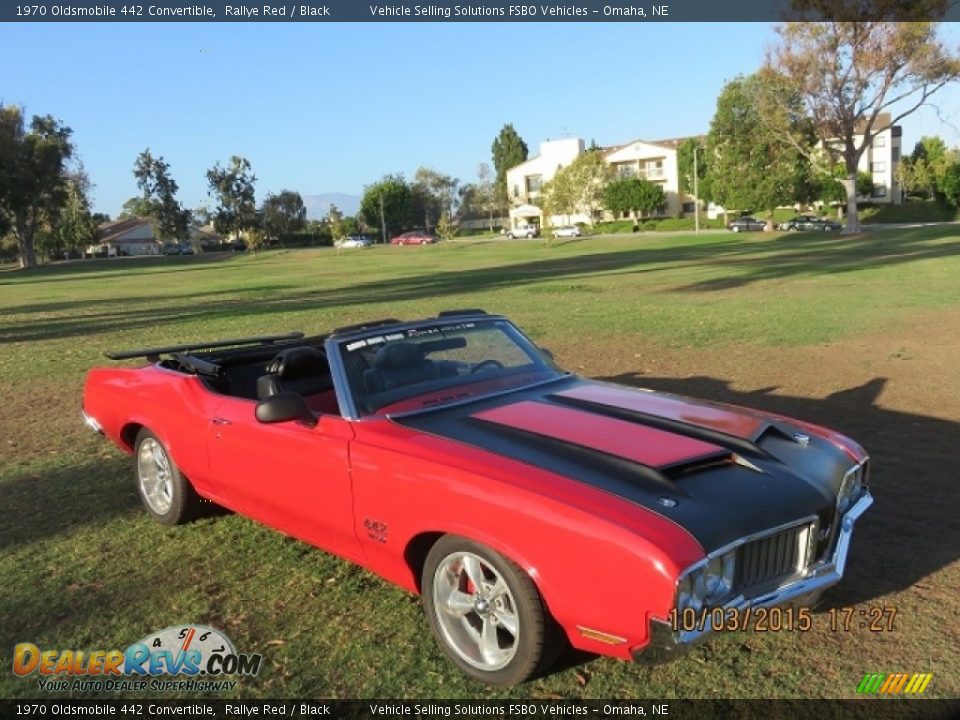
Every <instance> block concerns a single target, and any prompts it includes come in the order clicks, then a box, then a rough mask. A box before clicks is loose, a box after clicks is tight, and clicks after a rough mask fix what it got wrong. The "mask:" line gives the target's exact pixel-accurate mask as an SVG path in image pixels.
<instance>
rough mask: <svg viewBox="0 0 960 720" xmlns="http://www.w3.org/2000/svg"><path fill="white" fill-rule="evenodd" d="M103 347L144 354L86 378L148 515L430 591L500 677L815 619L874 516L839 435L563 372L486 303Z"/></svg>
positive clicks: (454, 648)
mask: <svg viewBox="0 0 960 720" xmlns="http://www.w3.org/2000/svg"><path fill="white" fill-rule="evenodd" d="M108 356H109V357H112V358H113V359H124V358H132V357H143V358H146V360H147V364H146V365H145V366H143V367H137V368H130V367H113V368H97V369H93V370H91V371H90V373H89V376H88V378H87V382H86V387H85V390H84V396H83V411H84V415H85V417H86V421H87V423H88V424H89V425H90V426H91V427H92V428H93V429H94V430H96V431H98V432H101V433H103V434H104V435H106V437H107V438H109V439H110V440H111V441H113V442H114V443H116V444H117V445H118V446H119V447H120V448H122V449H123V450H126V451H127V452H129V453H131V454H133V456H134V458H135V459H136V478H137V483H138V487H139V490H140V496H141V498H142V500H143V504H144V506H145V508H146V510H147V512H148V513H149V514H150V515H152V516H153V517H154V518H155V519H157V520H158V521H160V522H163V523H179V522H182V521H185V520H187V519H188V518H189V517H190V516H191V515H192V514H193V513H194V512H195V511H196V510H197V508H198V504H199V503H200V502H201V499H202V498H205V499H207V500H210V501H212V502H214V503H218V504H219V505H222V506H225V507H227V508H231V509H233V510H235V511H237V512H238V513H242V514H244V515H247V516H249V517H251V518H253V519H255V520H258V521H260V522H262V523H264V524H266V525H269V526H272V527H274V528H276V529H278V530H281V531H282V532H285V533H288V534H290V535H293V536H295V537H298V538H300V539H302V540H304V541H306V542H308V543H311V544H313V545H316V546H318V547H320V548H323V549H325V550H328V551H330V552H333V553H336V554H338V555H340V556H342V557H344V558H347V559H349V560H351V561H353V562H355V563H358V564H360V565H362V566H364V567H366V568H369V569H370V570H372V571H374V572H376V573H378V574H379V575H381V576H383V577H384V578H387V579H388V580H391V581H393V582H394V583H396V584H398V585H400V586H402V587H404V588H406V589H407V590H409V591H411V592H414V593H421V594H422V596H423V600H424V603H423V604H424V608H425V611H426V615H427V621H428V622H429V625H430V628H431V630H432V631H433V633H434V634H435V635H436V638H437V641H438V642H439V645H440V647H441V649H442V650H443V652H444V653H445V654H446V655H447V656H448V657H449V658H450V660H452V661H453V662H454V663H455V664H456V665H457V666H459V667H460V668H461V669H462V670H463V671H464V672H466V673H467V674H468V675H471V676H472V677H474V678H478V679H480V680H482V681H484V682H487V683H492V684H511V683H517V682H520V681H523V680H524V679H526V678H527V677H529V676H530V675H531V674H533V673H535V672H540V671H542V670H543V669H544V668H545V667H547V666H548V665H549V663H550V662H551V661H552V659H553V658H554V656H555V653H556V650H557V648H559V647H562V645H563V643H564V642H569V643H572V644H573V645H574V646H575V647H577V648H580V649H582V650H586V651H590V652H594V653H600V654H604V655H612V656H616V657H620V658H625V659H629V658H634V659H636V660H639V661H659V660H662V659H665V658H669V657H672V656H673V655H676V654H678V651H680V650H682V649H683V648H685V647H687V646H689V645H690V644H691V643H693V642H695V641H698V640H701V639H703V638H705V637H707V636H709V635H710V634H711V633H712V632H714V631H716V630H717V629H718V623H720V622H725V621H726V620H725V618H730V617H732V616H734V617H735V616H741V617H742V616H743V615H744V614H745V613H746V611H747V610H748V609H749V610H751V611H753V612H754V613H756V612H758V609H759V608H773V607H779V606H787V605H791V606H793V607H794V608H795V607H796V605H797V604H810V603H812V602H813V601H814V600H815V599H816V598H818V597H819V595H820V593H821V592H822V591H823V590H824V589H825V588H827V587H829V586H831V585H833V584H835V583H837V582H838V581H839V580H840V578H841V576H842V575H843V571H844V565H845V563H846V560H847V553H848V550H849V548H850V540H851V533H852V530H853V524H854V521H855V520H856V519H857V518H858V517H859V516H860V515H861V514H862V513H863V512H864V510H866V509H867V507H868V506H869V505H870V503H871V502H872V499H871V496H870V493H869V492H868V489H867V484H866V481H867V456H866V454H865V452H864V451H863V449H862V448H861V447H860V446H859V445H858V444H857V443H855V442H853V441H852V440H850V439H848V438H846V437H844V436H842V435H840V434H838V433H836V432H832V431H830V430H826V429H823V428H820V427H816V426H814V425H810V424H808V423H805V422H799V421H796V420H790V419H787V418H784V417H779V416H773V415H768V414H764V413H761V412H756V411H753V410H747V409H743V408H735V407H730V406H725V405H719V404H715V403H709V402H702V401H696V400H690V399H687V398H683V397H679V396H675V395H668V394H663V393H656V392H651V391H647V390H637V389H632V388H626V387H621V386H617V385H610V384H605V383H601V382H595V381H592V380H587V379H584V378H581V377H578V376H576V375H573V374H571V373H567V372H563V371H561V370H560V369H558V368H557V367H556V366H555V365H554V364H553V361H552V360H551V359H550V357H549V353H546V352H545V351H542V350H541V349H539V348H537V347H536V346H535V345H534V344H533V343H532V342H531V341H530V340H528V339H527V338H526V337H525V336H524V335H523V334H522V333H521V332H520V331H519V330H518V329H517V328H516V327H514V326H513V325H512V324H511V323H510V322H509V321H508V320H507V319H506V318H504V317H502V316H497V315H490V314H487V313H485V312H483V311H480V310H463V311H451V312H446V313H441V314H440V315H439V316H437V317H436V318H431V319H427V320H421V321H417V322H400V321H396V320H386V321H378V322H371V323H367V324H364V325H361V326H353V327H348V328H342V329H340V330H335V331H333V332H332V333H330V334H328V335H323V336H318V337H309V338H307V337H303V336H302V335H301V334H298V333H294V334H292V335H287V336H274V337H268V338H251V339H246V340H242V341H225V342H222V343H207V344H196V345H192V346H186V345H181V346H177V347H172V348H157V349H153V350H144V351H134V352H129V353H113V354H108ZM807 612H809V611H807Z"/></svg>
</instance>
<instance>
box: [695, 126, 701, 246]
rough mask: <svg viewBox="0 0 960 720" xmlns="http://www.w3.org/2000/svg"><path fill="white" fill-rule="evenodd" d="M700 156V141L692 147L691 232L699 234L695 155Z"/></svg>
mask: <svg viewBox="0 0 960 720" xmlns="http://www.w3.org/2000/svg"><path fill="white" fill-rule="evenodd" d="M699 154H700V141H699V140H697V141H696V142H695V143H694V145H693V232H694V234H695V235H699V234H700V194H699V192H698V190H699V185H698V183H697V180H698V179H699V178H698V177H697V175H699V173H698V172H697V155H699Z"/></svg>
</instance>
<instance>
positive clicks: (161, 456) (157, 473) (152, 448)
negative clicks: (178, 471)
mask: <svg viewBox="0 0 960 720" xmlns="http://www.w3.org/2000/svg"><path fill="white" fill-rule="evenodd" d="M137 477H138V478H139V480H140V494H141V495H143V499H144V501H146V503H147V505H149V506H150V509H151V510H153V511H154V512H155V513H156V514H157V515H166V514H167V513H168V512H170V504H171V503H172V501H173V470H172V468H171V467H170V458H168V457H167V451H166V450H164V449H163V445H161V444H160V443H159V442H157V441H156V440H155V439H154V438H152V437H151V438H145V439H144V440H143V442H141V443H140V447H139V448H138V450H137Z"/></svg>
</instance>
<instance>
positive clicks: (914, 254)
mask: <svg viewBox="0 0 960 720" xmlns="http://www.w3.org/2000/svg"><path fill="white" fill-rule="evenodd" d="M958 278H960V229H957V228H949V227H939V228H923V229H915V230H914V229H911V230H905V231H879V230H877V231H871V232H869V233H865V234H863V235H860V236H855V237H845V236H839V235H834V234H832V233H831V234H820V233H814V234H805V233H799V234H789V235H779V234H776V235H774V234H764V233H751V234H747V235H727V234H706V235H702V236H699V237H695V236H693V235H677V236H670V237H657V236H655V235H650V234H647V235H645V236H643V237H630V236H625V237H624V236H621V237H600V238H585V239H575V240H569V241H564V240H557V241H553V242H552V243H551V244H550V246H549V247H547V246H545V245H544V244H543V243H542V242H539V241H512V242H511V241H505V240H500V239H495V240H489V239H483V240H458V241H455V242H453V243H441V244H439V245H437V246H432V247H403V248H399V247H375V248H372V249H370V250H344V251H340V252H337V251H334V250H331V249H318V250H296V251H293V250H291V251H283V250H280V251H274V252H269V253H263V254H261V255H260V256H259V257H253V256H249V255H246V256H238V255H217V256H202V255H201V256H194V257H167V258H150V259H120V260H102V261H86V262H75V263H63V264H58V265H54V266H48V267H44V268H40V269H37V270H34V271H30V272H23V271H14V270H5V271H0V346H2V352H0V396H2V397H3V403H2V404H0V499H2V509H3V516H2V517H3V519H2V522H0V547H2V549H3V552H2V554H0V576H2V577H3V579H4V582H3V583H2V584H0V647H2V648H3V653H4V660H3V662H4V664H5V665H6V667H7V668H8V671H7V672H3V673H0V697H29V696H37V695H39V694H40V693H39V691H38V690H37V685H36V679H35V678H36V676H33V677H32V679H26V680H22V679H18V678H16V677H14V676H13V674H12V673H11V672H9V668H10V653H11V652H12V648H13V646H14V645H15V644H16V643H18V642H25V641H30V642H34V643H36V644H37V645H39V646H41V647H46V648H61V649H65V648H76V649H85V650H95V649H111V648H124V647H126V646H127V645H128V644H130V643H131V642H134V641H135V640H137V639H139V638H141V637H143V636H144V635H146V634H147V633H148V632H150V631H152V630H156V629H160V628H163V627H166V626H170V625H174V624H179V623H201V624H207V625H212V626H214V627H218V628H221V629H222V630H224V631H225V632H226V633H227V634H228V635H229V636H230V637H231V638H232V639H233V641H234V643H235V645H236V647H237V649H238V650H240V651H241V652H259V653H262V654H263V655H264V657H265V666H264V669H263V670H262V671H261V673H260V675H259V676H258V677H256V678H253V679H248V680H246V681H242V682H241V683H240V687H239V690H238V691H237V696H239V697H291V696H296V697H304V696H326V697H329V696H333V697H381V698H394V697H433V698H441V697H442V698H453V697H482V698H502V697H537V698H550V697H573V698H581V697H582V698H591V697H597V698H609V697H643V698H670V697H811V696H813V697H852V696H853V695H854V690H855V688H856V686H857V684H858V682H859V681H860V678H861V677H862V676H863V674H864V673H867V672H932V673H933V674H934V678H933V680H932V682H931V684H930V686H929V688H928V690H927V695H930V696H933V697H957V696H958V695H960V655H958V650H957V648H958V646H960V621H958V620H957V612H958V610H960V601H958V591H960V565H958V556H960V523H958V520H957V517H956V508H957V490H956V487H957V486H956V482H957V472H956V462H957V450H958V447H960V373H958V372H957V366H956V358H957V357H958V355H960V282H958ZM455 307H483V308H486V309H488V310H490V311H496V312H501V313H504V314H506V315H508V316H510V317H511V318H513V319H514V320H515V321H516V322H517V323H518V324H519V325H520V327H521V328H523V329H525V330H526V331H527V332H528V333H529V334H530V335H531V336H532V337H533V339H534V340H535V341H537V342H538V343H539V344H542V345H544V346H546V347H550V348H551V349H553V350H554V352H555V354H556V356H557V360H558V362H560V364H562V365H564V366H566V367H567V368H569V369H572V370H576V371H578V372H580V373H582V374H584V375H588V376H593V377H603V378H608V379H614V380H617V381H619V382H627V383H634V384H640V385H645V386H648V387H653V388H657V389H664V390H669V391H673V392H680V393H685V394H690V395H698V396H702V397H708V398H711V399H716V400H722V401H728V402H735V403H739V404H744V405H753V406H758V407H762V408H764V409H768V410H772V411H776V412H781V413H784V414H788V415H794V416H797V417H801V418H804V419H808V420H812V421H815V422H819V423H821V424H825V425H828V426H832V427H836V428H837V429H839V430H841V431H844V432H847V433H848V434H850V435H852V436H853V437H855V438H857V439H858V440H860V441H861V442H862V443H863V444H864V445H865V446H866V447H867V449H868V450H869V451H870V452H871V455H872V456H873V459H874V463H875V474H874V484H875V496H876V504H875V506H874V508H872V509H871V510H870V512H869V513H868V514H867V515H866V516H865V517H864V519H863V520H862V521H861V524H859V525H858V527H857V531H856V533H855V534H854V548H853V553H852V557H851V559H850V565H849V567H848V574H847V577H846V578H845V580H844V582H843V583H842V584H841V585H840V586H838V587H837V588H836V589H835V590H834V591H833V592H832V593H831V594H830V595H829V596H828V597H827V599H826V603H825V608H827V609H829V608H830V607H835V608H842V607H846V606H855V607H857V608H858V609H864V610H866V609H868V608H871V607H873V608H879V607H895V608H896V609H897V615H896V623H895V630H894V631H893V632H883V633H871V632H869V631H867V630H865V629H863V628H860V627H859V623H854V624H853V626H852V627H851V628H850V629H849V630H848V631H845V632H844V631H836V632H833V631H831V630H830V629H829V628H828V615H827V614H826V612H825V611H824V612H821V613H820V614H818V615H817V616H816V621H815V624H814V629H813V630H812V631H811V632H809V633H789V632H784V633H765V634H764V633H758V634H747V635H729V636H724V637H718V638H716V639H714V640H712V641H711V642H709V643H706V644H704V645H701V646H699V647H697V648H696V649H695V650H694V651H693V652H692V653H691V655H690V656H689V657H688V658H686V659H684V660H681V661H679V662H676V663H673V664H670V665H665V666H660V667H656V668H646V667H638V666H635V665H631V664H627V663H621V662H618V661H614V660H608V659H596V658H592V657H585V656H581V655H577V654H573V653H570V654H568V655H567V656H565V657H564V658H563V660H562V662H561V664H560V665H559V666H558V668H557V669H556V670H555V672H553V673H552V674H549V675H547V676H546V677H544V678H541V679H538V680H535V681H533V682H531V683H529V684H527V685H525V686H522V687H520V688H515V689H512V690H495V689H490V688H486V687H483V686H481V685H478V684H475V683H473V682H471V681H468V680H466V679H465V678H464V677H463V676H461V675H460V674H459V673H458V672H457V671H456V670H455V669H454V668H453V666H452V665H450V664H448V663H447V662H446V661H445V660H444V659H443V658H442V657H441V655H440V653H439V651H438V650H437V649H436V647H435V645H434V642H433V639H432V638H431V637H430V635H429V633H428V630H427V626H426V622H425V619H424V618H423V616H422V609H421V607H420V602H419V600H418V599H416V598H413V597H411V596H409V595H407V594H405V593H403V592H401V591H400V590H397V589H395V588H394V587H392V586H390V585H388V584H386V583H384V582H382V581H380V580H379V579H378V578H376V577H375V576H373V575H371V574H370V573H367V572H365V571H363V570H359V569H357V568H355V567H353V566H350V565H348V564H346V563H344V562H342V561H340V560H338V559H336V558H334V557H331V556H329V555H326V554H325V553H323V552H320V551H317V550H314V549H312V548H310V547H307V546H305V545H303V544H300V543H298V542H296V541H293V540H290V539H287V538H285V537H283V536H281V535H280V534H278V533H276V532H274V531H271V530H268V529H265V528H263V527H260V526H258V525H256V524H254V523H253V522H251V521H249V520H246V519H244V518H242V517H238V516H234V515H225V516H217V517H211V518H206V519H203V520H200V521H198V522H195V523H193V524H190V525H187V526H184V527H178V528H165V527H161V526H158V525H156V524H153V523H152V522H150V521H149V520H148V519H147V517H146V515H145V513H144V512H142V511H141V509H140V507H139V502H138V498H137V494H136V489H135V487H134V482H133V471H132V462H131V460H130V459H129V458H128V457H126V456H124V455H122V454H121V453H120V452H119V451H117V450H115V449H114V448H112V446H109V445H107V444H106V443H104V442H103V441H102V440H101V439H100V438H98V437H96V436H94V435H93V434H92V433H90V432H89V431H88V430H87V429H86V428H85V427H84V426H83V424H82V423H81V422H80V417H79V408H80V392H81V388H82V383H83V378H84V374H85V372H86V370H87V369H88V368H90V367H91V366H93V365H97V364H104V363H106V362H107V361H105V360H104V359H103V357H102V353H103V351H105V350H109V349H122V348H128V347H142V346H150V345H158V344H160V345H162V344H168V343H175V342H181V341H186V340H194V339H217V338H223V337H235V336H242V335H259V334H266V333H273V332H282V331H286V330H295V329H299V330H304V331H307V332H320V331H324V330H327V329H330V328H332V327H334V326H340V325H346V324H350V323H354V322H359V321H361V320H365V319H372V318H379V317H386V316H395V317H400V318H410V317H417V316H428V315H432V314H435V313H436V312H438V311H440V310H442V309H445V308H455ZM571 560H572V562H576V561H577V559H573V558H572V559H571ZM582 561H584V562H588V561H589V558H583V559H582ZM611 581H612V582H613V581H614V580H613V579H611ZM584 592H589V588H585V589H584Z"/></svg>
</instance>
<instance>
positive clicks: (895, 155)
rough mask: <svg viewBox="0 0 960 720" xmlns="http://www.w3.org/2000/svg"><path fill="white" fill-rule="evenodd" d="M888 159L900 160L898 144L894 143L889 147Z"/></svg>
mask: <svg viewBox="0 0 960 720" xmlns="http://www.w3.org/2000/svg"><path fill="white" fill-rule="evenodd" d="M890 159H891V160H892V161H893V162H900V146H899V145H894V146H893V147H892V148H890Z"/></svg>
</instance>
